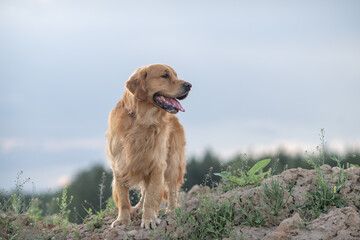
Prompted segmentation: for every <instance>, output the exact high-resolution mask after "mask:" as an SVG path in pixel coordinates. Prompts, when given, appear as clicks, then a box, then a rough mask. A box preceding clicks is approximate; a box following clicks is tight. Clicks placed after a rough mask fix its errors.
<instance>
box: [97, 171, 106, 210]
mask: <svg viewBox="0 0 360 240" xmlns="http://www.w3.org/2000/svg"><path fill="white" fill-rule="evenodd" d="M105 180H106V173H105V172H103V173H102V175H101V183H100V184H99V192H100V193H99V199H100V212H101V211H102V205H103V204H102V201H103V198H104V196H103V195H104V187H105Z"/></svg>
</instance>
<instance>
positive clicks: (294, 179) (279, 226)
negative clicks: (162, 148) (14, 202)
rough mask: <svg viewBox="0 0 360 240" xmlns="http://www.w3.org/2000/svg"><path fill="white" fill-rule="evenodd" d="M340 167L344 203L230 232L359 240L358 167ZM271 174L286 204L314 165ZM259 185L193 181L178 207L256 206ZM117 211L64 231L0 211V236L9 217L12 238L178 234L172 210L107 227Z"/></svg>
mask: <svg viewBox="0 0 360 240" xmlns="http://www.w3.org/2000/svg"><path fill="white" fill-rule="evenodd" d="M321 168H322V169H323V171H324V173H325V174H326V177H327V179H328V180H329V181H330V182H332V183H333V184H335V182H336V179H337V178H336V176H337V175H338V174H339V171H340V169H339V168H337V167H333V168H331V167H330V166H328V165H324V166H322V167H321ZM345 172H346V173H347V174H348V181H347V183H346V186H345V188H344V189H343V192H342V193H343V195H344V197H345V198H346V203H347V204H346V205H347V206H346V207H343V208H337V207H330V209H329V210H328V211H327V212H325V213H321V214H320V216H319V217H317V218H316V219H307V217H306V215H304V214H302V212H301V211H300V210H299V208H295V209H293V210H291V211H284V212H285V213H284V214H282V215H279V216H277V217H273V218H267V219H266V222H265V225H264V226H262V227H250V226H244V225H243V224H241V222H238V223H236V224H235V225H234V226H232V229H231V231H232V232H233V233H235V234H234V235H233V236H238V237H239V239H264V240H270V239H271V240H272V239H273V240H275V239H276V240H278V239H280V240H282V239H284V240H288V239H289V240H290V239H294V240H297V239H298V240H300V239H304V240H309V239H324V240H325V239H339V240H340V239H344V240H345V239H346V240H351V239H354V240H355V239H358V240H359V239H360V168H358V167H352V168H348V169H346V170H345ZM334 176H335V177H334ZM273 179H277V180H278V181H279V182H280V183H281V185H282V186H283V187H284V188H286V186H288V185H290V184H291V185H292V186H293V192H292V194H291V196H290V197H289V200H288V202H287V203H286V206H285V207H284V209H287V208H288V209H290V208H291V206H294V204H296V206H302V205H304V204H305V203H306V201H307V200H308V197H307V193H308V192H314V191H315V190H316V171H315V170H305V169H301V168H297V169H289V170H286V171H284V172H283V173H281V174H280V175H276V176H273ZM270 181H271V179H265V180H263V182H262V184H270ZM262 189H263V188H262V186H258V187H251V186H247V187H239V188H236V189H233V190H231V191H228V192H223V191H222V190H221V188H220V187H218V188H216V189H215V190H214V189H210V188H208V187H200V186H194V187H193V188H192V189H191V190H190V191H189V192H188V193H184V192H182V193H181V194H180V200H179V202H180V208H181V209H183V210H186V211H188V212H194V211H197V210H198V207H199V202H200V198H201V196H211V197H214V199H215V200H216V201H218V202H219V203H221V202H222V201H224V200H227V201H230V202H232V203H233V204H234V206H235V208H237V209H238V208H239V206H240V205H239V204H240V203H246V202H247V201H248V199H249V198H251V199H252V204H253V205H254V206H255V207H256V206H261V205H262V204H263V202H262V201H261V198H262V194H263V190H262ZM285 197H286V196H285ZM116 212H117V210H116V209H115V211H114V212H112V213H107V214H106V215H105V217H104V219H103V221H102V222H101V224H100V225H99V226H96V227H94V226H93V225H91V224H90V223H91V221H93V220H94V216H92V217H90V218H88V219H86V220H85V222H84V223H83V224H81V225H69V226H68V229H67V230H66V231H65V230H64V226H62V227H61V226H56V225H52V224H45V223H43V222H40V221H35V220H31V219H30V220H29V219H28V218H29V217H27V216H25V215H20V216H18V217H16V218H15V217H14V216H12V215H11V214H8V213H1V215H0V220H1V224H0V239H10V237H9V236H13V235H14V234H13V235H10V234H9V231H10V232H11V227H10V230H9V226H10V225H11V224H10V223H11V222H12V223H13V224H14V225H16V226H15V227H18V231H17V232H15V234H17V235H16V236H15V238H13V239H109V240H110V239H181V236H183V235H182V233H181V232H179V229H177V227H176V223H175V220H174V215H173V214H162V216H161V219H162V221H161V223H160V225H159V226H158V227H157V229H156V230H145V229H142V228H141V227H140V223H141V213H138V212H137V213H133V214H132V223H131V225H130V226H116V227H114V228H111V226H110V225H111V223H112V221H114V220H115V218H116ZM19 229H20V230H19ZM182 231H183V230H182ZM233 238H235V237H233ZM224 239H230V238H224Z"/></svg>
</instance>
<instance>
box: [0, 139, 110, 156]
mask: <svg viewBox="0 0 360 240" xmlns="http://www.w3.org/2000/svg"><path fill="white" fill-rule="evenodd" d="M104 148H105V139H103V138H68V139H40V140H39V139H27V138H15V137H11V138H2V139H0V150H1V152H2V153H4V154H6V153H10V152H13V151H19V150H35V151H39V150H43V151H45V152H61V151H69V150H87V149H89V150H103V149H104Z"/></svg>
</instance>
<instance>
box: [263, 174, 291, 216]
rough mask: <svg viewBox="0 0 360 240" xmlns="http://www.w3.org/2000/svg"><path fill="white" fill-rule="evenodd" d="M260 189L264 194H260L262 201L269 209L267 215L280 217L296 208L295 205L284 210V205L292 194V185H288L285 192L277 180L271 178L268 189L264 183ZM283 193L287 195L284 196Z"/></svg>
mask: <svg viewBox="0 0 360 240" xmlns="http://www.w3.org/2000/svg"><path fill="white" fill-rule="evenodd" d="M262 187H263V191H264V194H261V195H262V199H263V201H264V202H265V204H266V206H267V207H268V208H269V214H271V215H274V216H280V215H284V214H285V213H287V212H290V211H292V210H294V208H296V204H293V205H292V206H291V207H289V208H286V205H287V203H288V201H289V199H290V197H291V195H292V193H293V187H294V186H293V185H288V187H287V189H286V190H285V189H284V188H283V187H282V186H281V184H280V182H279V181H278V180H275V179H273V178H272V179H271V182H270V187H269V186H268V185H267V184H266V183H264V184H263V185H262ZM285 192H288V194H285ZM286 195H287V196H286Z"/></svg>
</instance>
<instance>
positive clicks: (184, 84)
mask: <svg viewBox="0 0 360 240" xmlns="http://www.w3.org/2000/svg"><path fill="white" fill-rule="evenodd" d="M183 86H184V88H185V89H187V90H190V89H191V87H192V85H191V83H189V82H184V83H183Z"/></svg>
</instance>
